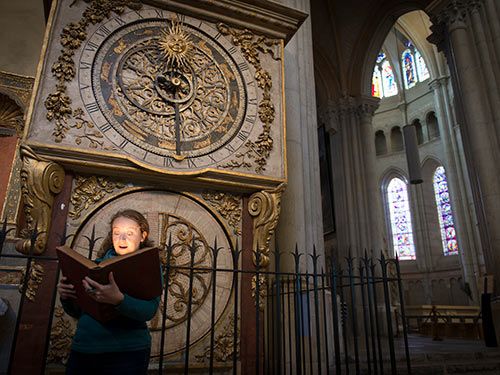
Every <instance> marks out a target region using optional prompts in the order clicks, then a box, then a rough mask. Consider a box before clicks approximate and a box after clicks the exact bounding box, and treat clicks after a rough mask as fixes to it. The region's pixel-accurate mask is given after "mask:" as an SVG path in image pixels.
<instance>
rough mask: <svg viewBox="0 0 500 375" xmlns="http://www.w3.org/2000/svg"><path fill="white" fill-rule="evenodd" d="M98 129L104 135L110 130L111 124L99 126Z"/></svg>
mask: <svg viewBox="0 0 500 375" xmlns="http://www.w3.org/2000/svg"><path fill="white" fill-rule="evenodd" d="M100 128H101V131H102V132H103V133H106V132H107V131H108V130H109V129H111V124H110V123H109V122H107V123H106V124H105V125H103V126H100Z"/></svg>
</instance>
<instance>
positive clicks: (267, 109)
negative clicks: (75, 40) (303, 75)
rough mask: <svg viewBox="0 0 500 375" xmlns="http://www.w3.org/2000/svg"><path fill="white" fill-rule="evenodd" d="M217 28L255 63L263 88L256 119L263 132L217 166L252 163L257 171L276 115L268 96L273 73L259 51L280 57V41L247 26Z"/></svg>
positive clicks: (264, 159) (261, 168) (266, 156)
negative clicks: (258, 34) (248, 28)
mask: <svg viewBox="0 0 500 375" xmlns="http://www.w3.org/2000/svg"><path fill="white" fill-rule="evenodd" d="M217 29H218V30H219V32H220V33H221V34H223V35H229V36H230V37H231V41H232V43H233V44H234V45H235V46H237V47H240V50H241V52H242V53H243V56H245V58H246V59H247V61H248V62H249V63H250V64H252V65H253V66H254V68H255V79H256V81H257V86H258V87H259V88H260V89H261V90H262V99H261V101H260V102H259V111H258V115H259V119H260V121H261V122H262V132H261V133H260V134H259V136H258V137H257V140H256V141H247V142H246V143H245V145H244V149H243V151H242V152H239V153H237V154H236V155H235V157H236V158H235V159H232V160H230V161H229V162H228V163H226V164H223V165H221V166H220V168H226V169H235V168H246V169H250V168H252V167H253V168H254V169H255V171H256V172H257V173H262V172H263V171H265V169H266V164H267V160H268V159H269V156H270V154H271V151H272V149H273V139H272V137H271V125H272V123H273V122H274V119H275V109H274V104H273V102H272V100H271V88H272V85H273V83H272V77H271V74H270V73H269V72H268V71H267V70H265V69H264V68H263V67H262V65H261V61H260V56H259V53H265V54H266V53H268V54H270V55H271V57H272V58H273V59H275V60H279V59H280V58H279V57H277V56H276V55H275V47H276V46H278V45H279V41H278V40H272V39H268V38H266V37H264V36H257V35H255V34H253V33H252V32H251V31H249V30H247V29H244V30H237V29H232V28H229V27H228V26H227V25H225V24H222V23H219V24H217Z"/></svg>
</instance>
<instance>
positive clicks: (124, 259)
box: [56, 246, 162, 322]
mask: <svg viewBox="0 0 500 375" xmlns="http://www.w3.org/2000/svg"><path fill="white" fill-rule="evenodd" d="M56 250H57V256H58V258H59V264H60V267H61V271H62V273H63V275H64V276H66V277H67V279H68V283H70V284H73V285H74V286H75V291H76V303H77V304H78V306H80V308H81V309H82V310H83V311H85V312H86V313H87V314H89V315H91V316H92V317H93V318H94V319H97V320H99V321H101V322H105V321H107V320H110V319H112V318H113V317H114V316H116V315H117V312H116V310H115V308H114V306H112V305H110V304H106V303H100V302H97V301H95V300H94V299H92V298H91V297H90V295H89V294H88V292H87V291H86V290H85V288H84V287H83V284H82V280H83V279H84V278H85V276H88V277H90V278H91V279H92V280H95V281H97V282H98V283H100V284H109V273H110V272H113V276H114V278H115V282H116V285H118V287H119V288H120V291H121V292H122V293H126V294H128V295H129V296H131V297H135V298H139V299H143V300H150V299H153V298H156V297H158V296H159V295H160V294H161V291H162V282H161V269H160V257H159V251H158V248H156V247H148V248H144V249H140V250H137V251H135V252H133V253H130V254H126V255H118V256H115V257H113V258H110V259H106V260H104V261H102V262H101V263H99V264H96V263H94V262H93V261H92V260H90V259H87V258H85V257H84V256H83V255H81V254H79V253H78V252H76V251H75V250H73V249H71V248H70V247H68V246H59V247H57V248H56Z"/></svg>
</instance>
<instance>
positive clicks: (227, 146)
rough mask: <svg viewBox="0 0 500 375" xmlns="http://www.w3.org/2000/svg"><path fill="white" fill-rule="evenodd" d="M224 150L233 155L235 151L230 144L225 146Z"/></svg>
mask: <svg viewBox="0 0 500 375" xmlns="http://www.w3.org/2000/svg"><path fill="white" fill-rule="evenodd" d="M224 148H227V150H228V151H229V152H230V153H233V152H235V151H236V149H235V148H234V147H233V145H232V144H231V143H229V144H227V145H226V147H224Z"/></svg>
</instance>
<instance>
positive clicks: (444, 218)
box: [432, 166, 458, 256]
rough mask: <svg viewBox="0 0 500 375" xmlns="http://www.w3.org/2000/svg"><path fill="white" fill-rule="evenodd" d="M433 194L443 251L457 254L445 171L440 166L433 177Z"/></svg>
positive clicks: (456, 242)
mask: <svg viewBox="0 0 500 375" xmlns="http://www.w3.org/2000/svg"><path fill="white" fill-rule="evenodd" d="M432 181H433V184H434V195H435V198H436V206H437V212H438V218H439V227H440V229H441V240H442V241H443V253H444V255H445V256H447V255H457V254H458V241H457V233H456V230H455V224H454V223H453V212H452V210H451V203H450V193H449V191H448V182H447V180H446V173H445V171H444V168H443V167H442V166H440V167H437V168H436V172H434V178H433V179H432Z"/></svg>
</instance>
